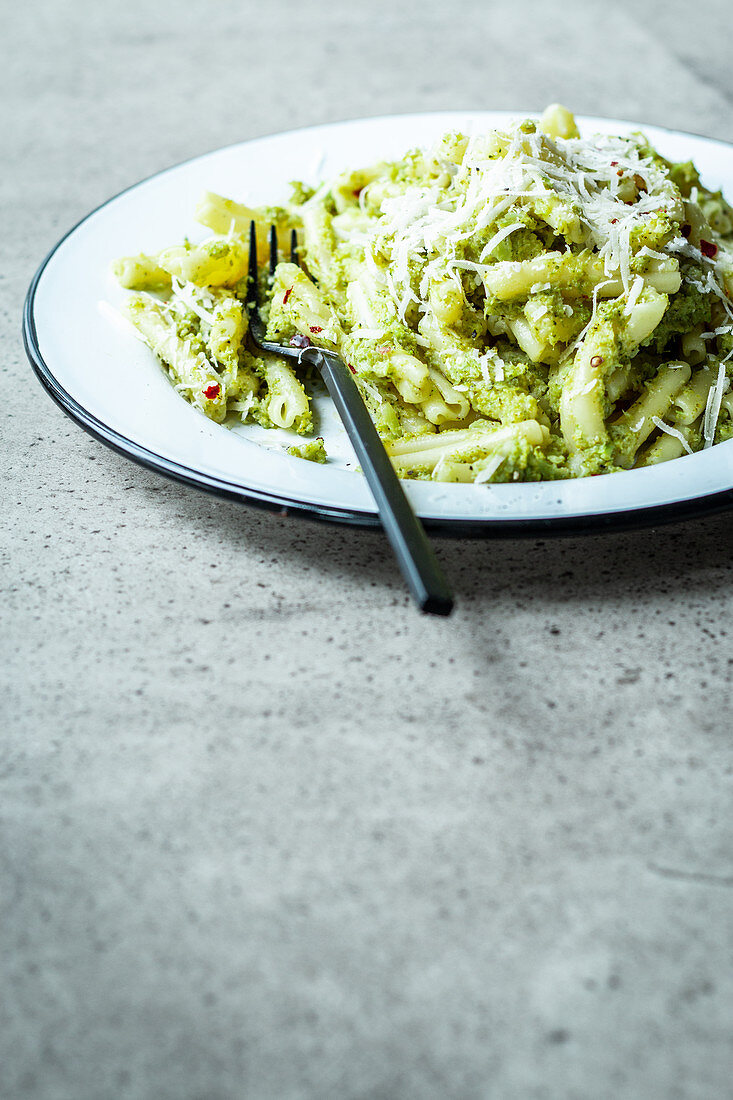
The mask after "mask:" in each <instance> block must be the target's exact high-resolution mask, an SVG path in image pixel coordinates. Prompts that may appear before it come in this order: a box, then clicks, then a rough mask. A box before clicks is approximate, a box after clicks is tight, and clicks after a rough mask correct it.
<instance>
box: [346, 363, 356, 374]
mask: <svg viewBox="0 0 733 1100" xmlns="http://www.w3.org/2000/svg"><path fill="white" fill-rule="evenodd" d="M346 366H347V367H348V368H349V370H350V371H351V373H352V374H356V371H355V370H354V368H353V367H352V365H351V363H347V364H346Z"/></svg>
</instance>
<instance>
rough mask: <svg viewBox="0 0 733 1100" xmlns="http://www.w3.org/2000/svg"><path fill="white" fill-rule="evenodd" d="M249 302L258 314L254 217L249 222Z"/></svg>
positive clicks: (252, 309) (251, 308)
mask: <svg viewBox="0 0 733 1100" xmlns="http://www.w3.org/2000/svg"><path fill="white" fill-rule="evenodd" d="M247 304H248V306H249V307H250V310H251V312H252V313H255V314H257V313H258V310H259V304H260V296H259V289H258V286H257V227H256V226H255V223H254V219H252V221H251V222H250V223H249V268H248V270H247Z"/></svg>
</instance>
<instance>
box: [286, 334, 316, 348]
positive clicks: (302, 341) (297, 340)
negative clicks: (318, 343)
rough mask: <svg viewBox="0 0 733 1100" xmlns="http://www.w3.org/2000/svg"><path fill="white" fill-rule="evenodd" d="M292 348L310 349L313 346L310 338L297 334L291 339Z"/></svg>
mask: <svg viewBox="0 0 733 1100" xmlns="http://www.w3.org/2000/svg"><path fill="white" fill-rule="evenodd" d="M290 346H291V348H309V347H310V346H311V342H310V337H308V336H301V335H300V333H296V334H295V336H291V337H290Z"/></svg>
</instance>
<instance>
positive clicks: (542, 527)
mask: <svg viewBox="0 0 733 1100" xmlns="http://www.w3.org/2000/svg"><path fill="white" fill-rule="evenodd" d="M435 113H440V112H435ZM395 117H399V116H395ZM351 121H358V120H353V119H352V120H346V121H345V122H340V123H339V122H336V123H332V124H331V125H334V126H340V125H348V123H349V122H351ZM307 128H308V127H306V129H307ZM654 129H656V130H662V129H664V127H661V126H655V127H654ZM669 132H670V133H674V132H675V131H669ZM263 136H267V137H270V136H274V135H263ZM690 136H691V137H704V135H701V134H700V135H697V134H690ZM251 140H252V141H256V140H258V139H257V138H253V139H251ZM704 140H706V141H714V142H715V143H716V144H720V145H725V144H726V142H722V141H718V140H717V139H715V138H707V137H705V138H704ZM236 144H245V145H246V144H249V141H247V142H241V143H236ZM234 147H235V146H227V147H225V148H234ZM221 151H222V150H218V149H217V150H212V151H211V152H210V153H204V154H201V155H200V156H196V157H190V158H188V159H187V160H184V161H181V162H180V163H178V164H174V165H171V166H170V167H169V168H164V169H162V170H161V171H159V172H154V173H153V174H152V175H151V176H147V177H146V178H145V179H142V180H139V181H138V182H137V183H133V184H131V185H130V186H129V187H125V188H123V190H122V191H119V192H118V193H117V194H116V195H112V196H111V197H110V198H108V199H106V200H105V201H104V202H103V203H100V204H99V206H96V207H95V208H94V209H93V210H90V211H89V213H88V214H86V215H85V216H84V217H83V218H81V219H80V220H79V221H78V222H77V223H76V224H75V225H73V226H72V227H71V229H69V230H68V232H67V233H64V235H63V237H61V238H60V239H59V240H58V241H57V242H56V244H55V245H54V246H53V248H52V249H51V251H50V252H49V253H48V255H47V256H46V258H45V259H44V260H43V262H42V263H41V265H40V267H39V268H38V270H37V271H36V273H35V275H34V276H33V279H32V280H31V283H30V286H29V287H28V292H27V294H26V297H25V304H24V307H23V344H24V346H25V351H26V355H27V356H28V360H29V362H30V364H31V366H32V367H33V370H34V372H35V374H36V377H37V378H38V380H39V381H40V383H41V385H42V386H43V388H44V389H45V390H46V392H47V393H48V394H49V396H50V397H52V398H53V400H54V401H55V402H56V404H57V405H58V406H59V407H60V408H61V409H62V410H63V411H64V412H65V413H66V415H67V416H69V417H70V418H71V419H72V420H74V421H76V423H77V424H79V425H80V426H81V427H82V428H84V430H85V431H86V432H88V433H89V434H90V435H91V436H93V437H94V438H95V439H97V440H99V441H100V442H101V443H104V444H106V445H107V446H108V447H110V448H111V449H112V450H113V451H117V452H118V454H121V455H124V456H125V457H126V458H129V459H132V461H133V462H136V463H137V464H138V465H140V466H144V467H146V468H147V469H150V470H154V471H156V473H159V474H163V475H164V476H166V477H169V478H171V479H173V480H175V481H180V482H183V483H184V484H185V485H192V486H194V487H195V488H197V489H203V490H205V491H206V492H209V493H213V494H214V495H215V496H218V497H222V498H224V499H228V500H236V501H239V502H240V503H243V504H249V505H251V506H253V507H257V508H262V509H265V510H267V511H272V512H277V513H279V514H280V515H283V516H285V515H295V516H303V517H304V518H306V519H312V520H319V521H322V522H326V523H337V524H346V525H349V526H356V527H379V526H381V524H380V520H379V516H378V515H377V514H376V513H371V512H363V511H360V510H358V509H349V508H337V507H332V506H327V505H321V504H312V503H309V502H307V501H303V500H300V499H299V498H297V497H291V496H288V495H287V493H283V494H279V493H278V494H269V493H264V492H261V491H260V490H256V489H250V488H247V487H246V486H242V485H237V484H234V483H233V482H228V481H224V480H221V479H218V478H214V477H210V476H209V475H208V474H205V473H202V472H201V471H199V470H196V469H193V468H192V467H189V466H184V465H183V464H181V463H178V462H174V461H172V460H171V459H168V458H164V457H163V456H162V455H159V454H156V453H155V451H150V450H148V449H147V448H146V447H143V446H142V445H141V444H139V443H136V442H135V441H134V440H132V439H129V438H128V437H127V436H125V435H122V433H120V432H118V431H116V430H115V429H114V428H111V427H110V426H109V425H108V424H105V423H104V422H103V421H101V420H99V419H98V418H97V417H96V416H94V415H93V414H92V413H90V412H89V411H88V410H87V409H85V408H84V406H83V405H81V404H80V403H79V402H78V401H77V400H76V399H75V398H74V397H72V395H71V394H70V393H68V392H67V391H66V390H65V389H64V387H63V386H62V385H61V384H60V382H59V381H58V380H57V379H56V378H55V376H54V374H53V372H52V370H51V368H50V367H49V365H48V363H47V362H46V360H45V359H44V357H43V355H42V354H41V349H40V346H39V343H38V334H37V331H36V321H35V315H34V311H35V297H36V290H37V288H38V284H39V283H40V281H41V278H42V277H43V273H44V271H45V270H46V267H47V266H48V264H49V263H50V261H51V260H52V258H53V257H54V255H55V254H56V252H57V251H58V250H59V248H60V247H61V246H62V244H64V242H65V241H66V240H67V239H68V238H69V237H71V236H72V235H73V234H74V233H75V232H76V230H77V229H78V228H79V227H80V226H81V225H83V224H84V223H85V222H87V221H88V220H89V219H90V218H91V217H93V216H94V215H95V214H97V213H98V212H99V211H100V210H103V209H104V208H105V207H106V206H109V205H110V203H113V202H115V201H116V200H117V199H119V198H120V197H121V196H122V195H125V194H127V192H128V191H133V190H135V189H136V188H138V187H142V186H143V185H144V184H146V183H148V182H149V181H150V180H153V179H157V178H158V177H159V176H163V175H166V174H167V173H168V172H173V171H175V170H176V169H177V168H181V167H183V166H184V165H185V164H190V163H192V161H195V160H200V159H202V158H203V157H206V156H211V155H213V153H217V152H221ZM730 507H733V486H732V487H731V488H729V489H724V490H722V491H719V492H715V493H709V494H707V495H703V496H696V497H691V498H688V499H685V500H682V501H676V502H674V503H670V504H657V505H648V506H644V507H639V508H634V509H631V510H628V511H616V512H601V513H595V514H578V515H573V516H552V517H549V518H544V519H540V518H534V519H532V518H528V519H495V518H494V517H486V518H484V519H474V520H471V519H467V520H463V519H443V520H441V519H438V518H435V517H426V518H423V520H422V522H423V524H424V526H425V527H426V528H427V529H429V530H430V531H432V532H435V533H436V534H440V535H444V536H447V537H451V538H463V537H477V538H491V537H494V536H499V537H501V536H505V537H512V538H517V537H522V536H525V537H533V538H537V537H538V536H542V535H579V534H599V533H602V532H604V531H626V530H634V529H638V528H641V527H651V526H656V525H659V524H665V523H676V522H679V521H682V520H685V519H696V518H699V517H700V516H704V515H710V514H712V513H715V512H721V511H724V510H726V509H728V508H730Z"/></svg>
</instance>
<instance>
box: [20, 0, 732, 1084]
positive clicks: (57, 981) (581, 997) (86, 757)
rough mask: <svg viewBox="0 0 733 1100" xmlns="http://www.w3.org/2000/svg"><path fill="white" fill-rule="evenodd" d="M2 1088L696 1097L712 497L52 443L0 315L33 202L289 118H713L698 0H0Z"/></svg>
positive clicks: (724, 702)
mask: <svg viewBox="0 0 733 1100" xmlns="http://www.w3.org/2000/svg"><path fill="white" fill-rule="evenodd" d="M4 14H5V18H4V27H3V40H2V45H0V50H2V55H3V56H2V65H1V66H0V88H1V90H2V96H1V102H2V104H3V107H2V128H3V141H2V148H3V171H2V173H0V194H1V196H2V219H3V223H2V241H3V260H2V263H1V271H0V302H1V312H0V340H1V342H2V343H1V347H2V355H1V357H0V370H1V372H2V373H1V374H0V379H1V385H2V406H3V425H4V427H3V449H4V453H5V456H6V458H5V463H6V466H5V473H4V476H3V489H2V494H3V498H4V509H3V511H4V520H3V524H2V533H1V535H0V538H1V540H2V546H3V562H4V565H5V569H4V582H3V583H4V595H3V602H2V621H3V629H2V662H1V664H0V675H1V676H2V712H3V716H4V717H3V720H2V730H1V732H0V1097H2V1100H30V1098H33V1100H147V1098H151V1100H296V1098H297V1100H300V1098H314V1100H315V1098H318V1100H320V1098H329V1100H330V1098H334V1100H356V1098H359V1100H401V1098H406V1100H407V1098H409V1100H413V1098H414V1100H423V1098H445V1100H453V1098H456V1100H458V1098H460V1100H464V1098H465V1100H474V1098H476V1100H478V1098H481V1100H484V1098H492V1100H493V1098H498V1100H515V1098H516V1100H525V1098H527V1100H530V1098H532V1100H546V1098H547V1100H566V1098H569V1100H570V1098H572V1100H606V1098H608V1100H611V1098H613V1100H619V1098H629V1100H637V1098H638V1100H693V1098H694V1100H721V1098H729V1097H731V1096H733V1086H732V1085H731V1078H732V1077H733V1041H732V1040H733V1036H732V1034H731V1032H732V1028H733V957H732V950H731V949H732V946H733V942H732V941H733V917H732V915H731V901H732V900H733V892H732V889H731V888H732V887H733V855H732V854H731V839H732V838H731V818H732V814H731V793H732V788H733V752H732V750H731V717H732V708H731V694H730V687H731V676H732V671H733V663H732V662H733V649H732V648H731V633H732V632H733V622H732V618H731V612H732V610H733V598H732V596H731V582H732V581H733V571H732V568H731V566H732V558H731V551H730V546H731V517H730V516H729V515H722V516H717V517H713V518H708V519H705V520H701V521H697V522H690V523H687V524H685V525H677V526H670V527H665V528H659V529H655V530H648V531H645V532H643V533H638V534H625V535H622V534H617V535H610V536H607V537H593V538H569V539H563V540H560V541H529V542H518V541H499V540H496V541H487V542H483V543H479V542H460V541H457V542H451V541H440V542H439V544H438V549H439V552H440V555H441V558H442V560H443V561H444V563H445V565H446V568H447V570H448V572H449V574H450V576H451V577H452V578H453V580H454V582H455V585H456V588H457V591H458V595H459V605H458V609H457V611H456V614H455V616H454V618H452V619H451V620H450V621H442V620H441V621H434V620H429V619H421V618H419V617H418V616H417V615H416V613H415V612H414V611H413V609H412V608H411V607H410V605H409V603H408V601H407V598H406V596H405V593H404V590H403V586H402V584H401V581H400V578H399V575H398V573H397V570H396V568H395V565H394V563H393V561H392V559H391V557H390V555H389V553H388V552H387V550H386V548H385V544H384V541H383V539H382V537H381V536H380V535H379V534H377V533H374V532H366V533H365V532H363V531H352V530H346V529H337V528H333V527H326V526H318V525H311V524H308V523H306V522H302V521H297V520H295V519H282V518H280V517H276V516H272V515H267V514H263V513H258V512H256V511H250V510H247V509H245V508H243V507H238V506H236V505H235V504H232V503H224V502H220V501H217V500H214V499H213V498H209V497H207V496H205V495H203V494H200V493H198V492H196V491H194V490H192V489H186V488H183V487H181V486H179V485H174V484H172V483H168V482H165V481H163V480H162V479H160V478H158V477H157V476H156V475H154V474H152V473H147V472H145V471H143V470H141V469H138V468H137V467H135V466H133V465H132V464H130V463H129V462H127V461H126V460H125V459H123V458H121V457H118V456H117V455H115V454H113V453H112V452H110V451H109V450H106V449H105V448H104V447H103V446H101V445H100V444H97V443H96V442H94V441H92V440H91V439H89V438H88V437H87V436H85V435H84V434H83V433H82V431H81V430H80V429H78V428H77V427H76V426H75V425H74V424H72V423H71V421H69V420H67V419H66V418H65V417H64V416H63V415H62V413H61V412H60V411H59V410H58V409H57V408H56V407H55V406H54V405H53V404H52V403H51V401H50V400H49V399H48V398H47V397H46V396H45V395H44V394H43V393H42V391H41V389H40V387H39V386H38V384H37V383H36V382H35V380H34V379H33V377H32V376H31V373H30V370H29V368H28V366H27V364H26V361H25V358H24V355H23V351H22V347H21V344H20V338H19V330H20V309H21V304H22V300H23V296H24V292H25V289H26V287H27V284H28V282H29V280H30V278H31V275H32V274H33V271H34V270H35V268H36V266H37V265H38V263H39V262H40V260H41V258H42V257H43V255H44V254H45V252H46V251H47V250H48V248H49V247H50V246H51V245H52V244H53V243H54V242H55V241H56V239H57V238H58V237H59V236H60V235H61V233H62V232H64V231H65V230H66V229H67V228H68V227H70V226H71V225H72V224H73V223H74V222H75V221H76V220H77V219H78V218H79V217H81V216H82V215H83V214H84V213H86V211H87V210H89V209H90V208H91V207H93V206H94V205H96V204H97V203H99V202H101V201H102V200H104V199H105V198H107V197H108V196H109V195H111V194H113V193H115V192H116V191H118V190H120V189H121V188H123V187H125V186H126V185H128V184H130V183H132V182H134V181H135V180H137V179H138V178H141V177H143V176H145V175H148V174H149V173H152V172H154V171H157V170H158V169H160V168H162V167H164V166H166V165H169V164H172V163H175V162H176V161H179V160H181V159H183V158H185V157H188V156H191V155H194V154H197V153H199V152H203V151H206V150H209V149H214V148H216V147H218V146H220V145H223V144H227V143H230V142H234V141H237V140H240V139H244V138H247V137H249V136H254V135H257V134H263V133H266V132H269V131H275V130H278V129H284V128H288V127H291V126H299V125H306V124H310V123H316V122H321V121H328V120H332V119H340V118H346V117H352V116H364V115H370V114H375V113H383V112H397V111H405V110H416V109H433V108H454V107H478V108H480V107H502V108H503V107H511V108H514V107H522V108H527V109H538V108H541V107H542V106H543V105H544V104H545V103H546V102H547V101H550V100H556V99H559V100H561V101H564V102H566V103H567V104H568V105H569V106H571V107H573V108H575V109H576V110H577V111H578V112H585V113H598V114H605V115H614V116H621V117H629V118H634V119H639V120H648V121H650V122H653V123H657V124H662V125H666V126H671V127H680V128H687V129H690V130H694V131H699V132H703V133H706V134H709V135H712V136H715V137H719V138H724V139H728V140H731V139H733V110H732V109H731V108H732V106H733V76H732V75H731V74H732V73H733V68H731V66H730V62H729V59H730V50H731V45H732V41H731V31H730V27H731V24H730V19H729V13H728V6H727V5H726V4H725V3H724V0H719V2H712V0H711V2H702V3H700V4H698V5H696V6H695V7H694V9H691V8H690V6H689V5H688V4H682V3H661V2H659V0H653V2H646V0H645V2H644V3H632V2H630V0H623V2H617V3H615V4H612V5H609V4H608V3H606V2H605V0H604V2H595V0H594V2H585V3H583V2H581V0H568V2H566V3H563V4H560V3H556V4H553V3H548V2H543V3H540V2H537V3H532V2H528V0H516V2H514V3H481V2H479V0H465V2H464V3H461V4H460V5H459V4H455V5H452V4H449V3H448V2H447V0H443V2H440V3H437V2H435V0H424V2H422V3H421V2H419V0H404V2H403V3H401V4H396V3H393V2H392V0H374V2H366V3H362V4H353V5H352V4H343V5H337V4H327V3H324V2H322V0H318V2H313V3H310V4H305V3H294V2H288V0H269V2H268V3H267V4H262V3H260V4H255V3H252V2H235V0H229V2H221V3H212V2H206V0H179V2H178V3H173V2H172V0H157V2H156V3H155V4H148V3H142V2H141V0H128V2H126V3H125V4H124V5H123V4H119V5H112V4H110V5H108V4H100V3H94V2H92V0H73V2H70V3H67V4H60V3H54V2H51V0H45V2H40V0H39V2H35V0H31V2H30V3H27V4H25V5H17V6H12V7H11V6H10V5H8V7H7V10H6V11H5V13H4Z"/></svg>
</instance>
